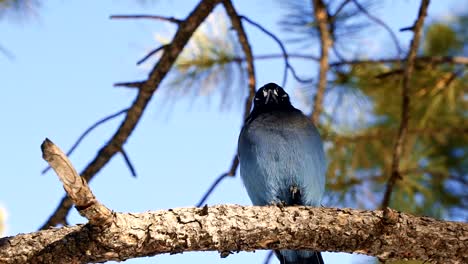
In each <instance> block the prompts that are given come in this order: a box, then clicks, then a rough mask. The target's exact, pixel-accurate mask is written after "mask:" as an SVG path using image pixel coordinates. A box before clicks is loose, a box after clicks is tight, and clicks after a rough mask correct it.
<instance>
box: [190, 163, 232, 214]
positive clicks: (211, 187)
mask: <svg viewBox="0 0 468 264" xmlns="http://www.w3.org/2000/svg"><path fill="white" fill-rule="evenodd" d="M227 176H229V173H227V172H226V173H223V174H221V175H219V176H218V178H216V180H215V181H214V182H213V184H211V186H210V188H208V190H207V191H206V193H205V194H204V195H203V197H202V198H201V199H200V201H199V202H198V203H197V205H195V206H196V207H201V206H203V205H204V204H205V202H206V200H208V197H209V196H210V195H211V193H212V192H213V191H214V189H215V188H216V187H217V186H218V184H219V183H220V182H222V181H223V180H224V178H226V177H227Z"/></svg>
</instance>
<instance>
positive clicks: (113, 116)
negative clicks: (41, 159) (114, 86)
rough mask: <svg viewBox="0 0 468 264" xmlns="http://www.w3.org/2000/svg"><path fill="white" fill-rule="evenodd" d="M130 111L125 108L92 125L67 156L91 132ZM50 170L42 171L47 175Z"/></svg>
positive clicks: (69, 152) (70, 152)
mask: <svg viewBox="0 0 468 264" xmlns="http://www.w3.org/2000/svg"><path fill="white" fill-rule="evenodd" d="M127 111H128V108H125V109H123V110H120V111H119V112H117V113H115V114H112V115H109V116H106V117H104V118H103V119H101V120H99V121H97V122H96V123H94V124H92V125H91V126H90V127H89V128H88V129H86V130H85V132H83V134H81V136H80V137H79V138H78V139H77V140H76V142H75V144H73V146H72V147H71V148H70V150H69V151H67V156H70V155H71V154H72V153H73V151H75V149H76V148H77V147H78V146H79V145H80V143H81V141H83V139H84V138H85V137H86V136H87V135H88V134H89V133H91V131H93V130H94V129H95V128H97V127H98V126H100V125H102V124H104V123H105V122H107V121H110V120H112V119H114V118H116V117H118V116H119V115H121V114H123V113H126V112H127ZM49 169H50V166H48V167H47V168H45V169H43V170H42V174H45V173H46V172H48V171H49Z"/></svg>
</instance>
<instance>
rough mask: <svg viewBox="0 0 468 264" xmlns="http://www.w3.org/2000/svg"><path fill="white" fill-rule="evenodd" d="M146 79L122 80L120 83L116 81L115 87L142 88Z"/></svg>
mask: <svg viewBox="0 0 468 264" xmlns="http://www.w3.org/2000/svg"><path fill="white" fill-rule="evenodd" d="M144 83H145V82H144V81H140V82H120V83H114V87H128V88H138V89H139V88H141V86H142V85H143V84H144Z"/></svg>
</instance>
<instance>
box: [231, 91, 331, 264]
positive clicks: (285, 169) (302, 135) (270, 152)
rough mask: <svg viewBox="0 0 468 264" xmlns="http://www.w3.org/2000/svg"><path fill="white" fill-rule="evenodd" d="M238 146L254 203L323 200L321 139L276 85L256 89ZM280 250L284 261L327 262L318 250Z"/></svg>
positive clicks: (287, 263)
mask: <svg viewBox="0 0 468 264" xmlns="http://www.w3.org/2000/svg"><path fill="white" fill-rule="evenodd" d="M238 149H239V153H238V154H239V161H240V172H241V177H242V180H243V182H244V185H245V187H246V189H247V192H248V194H249V197H250V199H251V200H252V203H253V204H254V205H269V204H284V205H308V206H319V205H320V200H321V198H322V195H323V192H324V189H325V170H326V160H325V155H324V151H323V145H322V140H321V138H320V135H319V133H318V131H317V129H316V128H315V126H314V125H313V124H312V122H311V121H310V120H309V119H308V118H307V117H306V116H305V115H304V114H303V113H302V112H301V111H299V110H297V109H296V108H294V107H293V106H292V105H291V103H290V101H289V96H288V94H287V93H286V92H285V91H284V90H283V89H282V88H281V87H279V86H278V85H276V84H273V83H269V84H267V85H265V86H263V87H262V88H260V89H259V90H258V91H257V93H256V95H255V99H254V108H253V110H252V112H251V113H250V116H249V117H248V118H247V120H246V123H245V125H244V127H243V128H242V131H241V133H240V136H239V147H238ZM276 254H277V256H278V258H279V259H280V262H281V263H282V264H283V263H284V264H310V263H314V264H319V263H320V264H321V263H323V260H322V257H321V254H320V252H312V251H293V250H281V251H279V252H276Z"/></svg>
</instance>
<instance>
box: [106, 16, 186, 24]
mask: <svg viewBox="0 0 468 264" xmlns="http://www.w3.org/2000/svg"><path fill="white" fill-rule="evenodd" d="M110 19H154V20H162V21H167V22H171V23H175V24H180V23H182V22H183V20H181V19H177V18H174V17H165V16H158V15H112V16H110Z"/></svg>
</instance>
